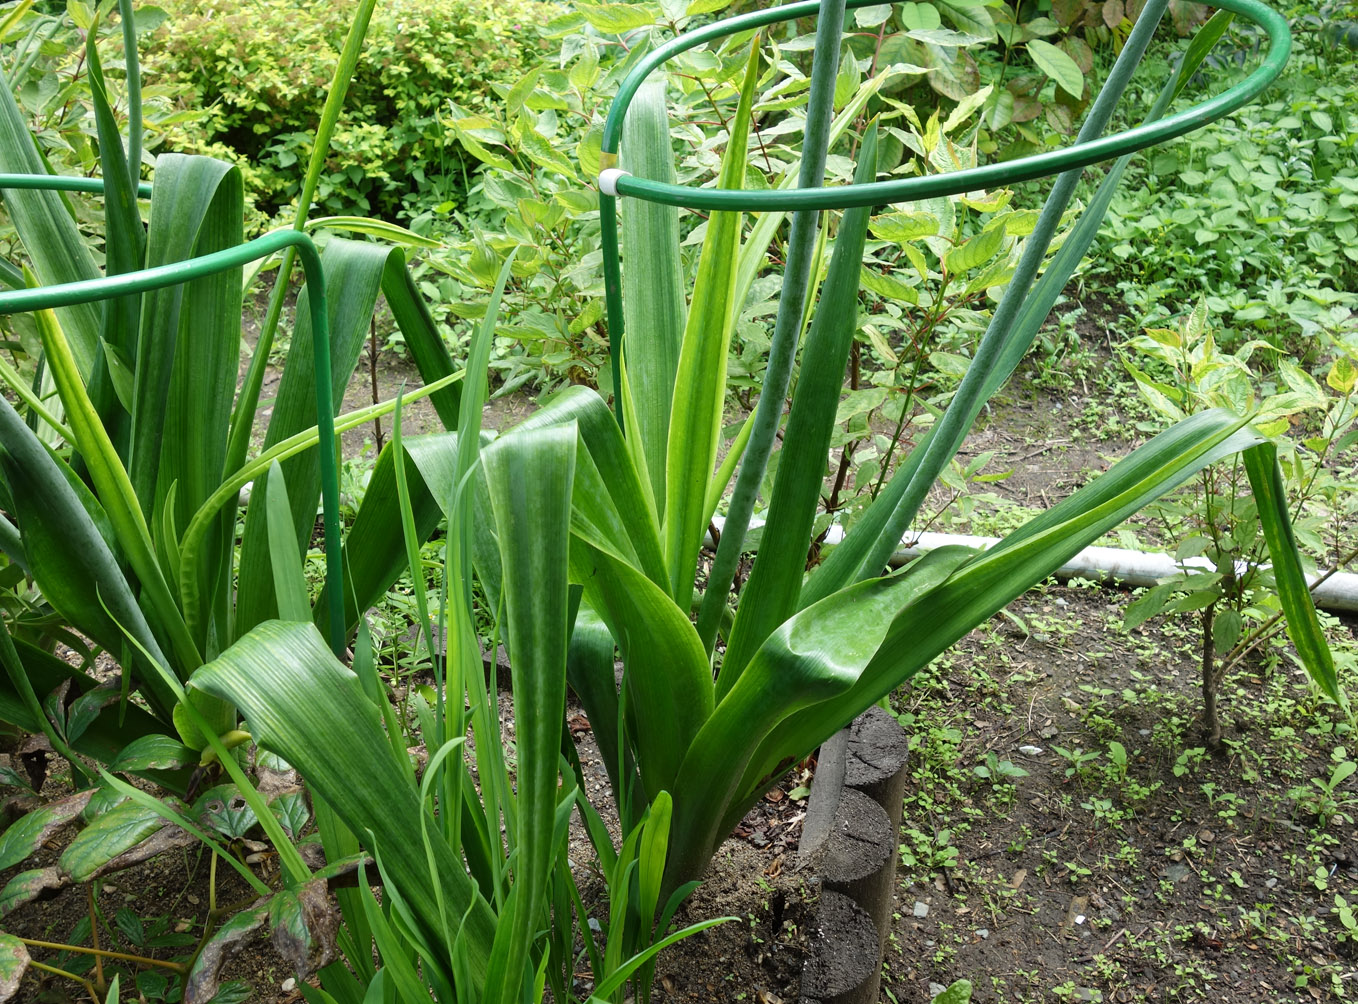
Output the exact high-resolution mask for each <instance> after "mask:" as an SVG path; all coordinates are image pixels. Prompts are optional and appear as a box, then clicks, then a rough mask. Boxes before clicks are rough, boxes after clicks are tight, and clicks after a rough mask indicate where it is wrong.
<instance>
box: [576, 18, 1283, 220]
mask: <svg viewBox="0 0 1358 1004" xmlns="http://www.w3.org/2000/svg"><path fill="white" fill-rule="evenodd" d="M872 2H873V0H849V3H848V6H849V7H851V8H852V7H863V6H866V5H868V4H870V3H872ZM1217 6H1219V7H1222V8H1225V9H1226V10H1229V11H1233V12H1235V13H1236V14H1240V15H1242V16H1243V17H1245V18H1248V19H1249V20H1250V21H1253V22H1254V23H1255V24H1258V25H1259V26H1260V27H1262V28H1263V29H1264V31H1265V32H1266V33H1267V34H1268V40H1269V49H1268V52H1267V54H1266V55H1265V56H1264V60H1263V62H1262V63H1261V64H1260V65H1259V67H1258V68H1257V69H1256V70H1255V71H1254V72H1253V73H1251V74H1250V75H1249V76H1248V77H1246V78H1245V79H1244V80H1242V81H1240V83H1238V84H1236V85H1235V86H1234V87H1231V88H1229V89H1228V90H1226V91H1223V92H1222V93H1221V94H1219V95H1217V96H1216V97H1215V98H1209V99H1208V100H1206V101H1204V102H1202V103H1201V104H1197V105H1194V106H1193V107H1192V108H1189V109H1187V110H1185V111H1182V112H1180V113H1179V114H1177V115H1172V116H1170V117H1169V118H1166V119H1160V120H1159V121H1158V122H1153V123H1147V124H1145V125H1141V126H1137V127H1136V128H1134V129H1128V130H1127V131H1125V132H1121V133H1117V134H1116V135H1113V136H1105V137H1103V138H1102V139H1097V140H1091V141H1089V142H1087V143H1078V144H1075V145H1073V146H1069V147H1066V148H1064V149H1061V150H1052V151H1049V152H1047V153H1039V154H1034V155H1033V156H1031V157H1023V158H1021V159H1019V160H1009V161H1003V162H1001V163H997V164H986V165H984V166H981V167H973V168H968V169H967V170H965V171H954V172H952V173H949V174H933V175H923V176H920V177H915V178H898V179H896V180H895V181H876V182H873V183H871V184H867V185H840V186H837V187H834V188H815V189H811V188H791V189H747V188H727V189H715V188H687V187H685V186H683V185H669V184H665V183H662V182H658V181H650V180H648V179H645V178H634V177H632V176H630V175H626V174H624V175H622V176H621V177H619V178H618V180H617V190H618V194H619V195H632V196H636V197H637V198H641V199H645V200H646V201H648V202H660V203H664V204H665V205H670V206H683V207H685V208H687V209H706V210H721V209H728V210H741V211H744V212H751V213H763V212H769V211H770V210H794V209H850V208H853V207H855V206H879V205H887V204H890V203H895V202H906V201H913V200H916V199H923V198H930V197H933V196H938V195H957V194H959V193H961V192H971V191H976V190H977V189H983V188H990V187H993V186H994V185H996V184H1012V183H1014V182H1019V181H1031V180H1033V179H1034V178H1043V177H1047V176H1048V175H1053V174H1060V173H1062V172H1064V171H1069V170H1071V169H1072V168H1077V167H1088V166H1089V165H1090V164H1097V163H1098V162H1099V161H1102V160H1113V159H1115V158H1117V157H1121V156H1122V155H1124V154H1128V153H1134V152H1136V151H1137V150H1144V149H1145V148H1146V147H1148V146H1155V145H1156V144H1158V143H1163V142H1165V141H1166V140H1171V139H1174V138H1175V137H1178V136H1182V135H1184V134H1185V133H1188V132H1192V131H1193V130H1194V129H1198V128H1200V127H1202V126H1204V125H1207V124H1208V123H1209V122H1215V121H1216V120H1217V119H1219V118H1221V117H1223V116H1225V115H1229V114H1230V113H1231V112H1233V111H1235V110H1236V109H1238V108H1240V107H1242V106H1244V105H1246V104H1248V103H1249V102H1251V101H1253V100H1254V99H1255V98H1256V97H1258V96H1259V94H1260V93H1261V92H1262V91H1263V90H1264V88H1265V87H1267V86H1268V85H1269V84H1271V83H1272V82H1273V81H1274V80H1275V79H1276V78H1277V76H1278V74H1279V73H1281V72H1282V69H1283V65H1284V64H1285V63H1286V62H1287V57H1288V54H1289V52H1290V51H1291V48H1292V37H1291V34H1290V33H1289V32H1288V28H1287V21H1286V19H1285V18H1283V17H1282V15H1280V14H1278V13H1276V12H1275V11H1273V10H1271V9H1270V8H1268V7H1266V6H1265V5H1264V4H1262V3H1260V2H1259V0H1221V2H1220V3H1218V4H1217ZM819 9H820V0H802V2H800V3H794V4H789V5H787V6H785V7H775V8H773V9H771V10H763V11H756V12H753V13H750V14H742V15H741V16H739V17H733V18H730V19H729V20H726V21H719V22H717V23H716V24H713V25H709V26H707V27H706V28H703V29H701V30H699V31H695V32H693V33H691V34H688V35H682V36H680V37H679V38H676V39H674V40H673V41H671V42H669V43H667V44H665V45H662V46H661V47H660V48H658V49H656V50H655V51H654V52H652V53H651V54H650V55H649V56H647V57H646V58H645V59H643V60H642V61H641V62H640V63H638V64H637V66H636V68H635V69H634V70H633V71H632V72H631V73H630V74H629V75H628V77H627V79H626V80H624V81H623V83H622V85H621V86H620V87H619V88H618V96H617V97H616V98H615V99H614V102H613V106H612V108H610V109H609V113H608V118H607V119H606V120H605V122H604V135H603V142H602V150H603V153H604V161H605V164H606V165H607V166H612V165H611V160H612V158H611V157H610V156H609V155H616V154H617V151H618V140H619V137H620V136H621V135H622V120H623V117H624V116H625V115H626V114H627V106H628V104H629V103H630V102H631V100H632V96H633V95H634V94H635V93H636V90H637V88H638V87H640V86H641V83H642V81H643V80H644V79H645V78H646V76H647V75H649V74H650V72H651V71H652V70H654V69H655V68H656V67H657V66H659V65H660V64H661V63H663V62H665V61H666V60H669V59H672V58H673V57H674V56H676V55H678V54H679V53H681V52H684V51H686V50H688V49H691V48H693V47H694V46H696V45H700V44H702V43H703V42H706V41H709V40H711V39H713V38H717V37H720V36H723V35H729V34H733V33H735V32H738V31H744V30H748V29H752V28H757V27H761V26H763V25H767V24H772V23H775V22H779V21H790V20H792V19H793V18H799V17H810V16H813V15H814V14H815V13H816V12H817V11H818V10H819Z"/></svg>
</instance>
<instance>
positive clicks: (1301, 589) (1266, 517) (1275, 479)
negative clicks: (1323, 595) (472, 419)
mask: <svg viewBox="0 0 1358 1004" xmlns="http://www.w3.org/2000/svg"><path fill="white" fill-rule="evenodd" d="M1244 457H1245V471H1246V473H1247V474H1248V475H1249V479H1250V490H1251V491H1253V492H1254V504H1255V508H1256V509H1257V511H1258V513H1259V526H1260V527H1261V528H1262V529H1263V531H1264V540H1265V542H1266V543H1267V544H1268V553H1269V557H1270V558H1271V559H1272V561H1273V580H1274V582H1276V583H1277V586H1278V599H1279V600H1280V601H1281V603H1282V607H1283V615H1284V617H1285V618H1286V622H1287V636H1288V637H1289V638H1291V639H1292V644H1293V645H1295V646H1296V647H1297V655H1298V656H1300V657H1301V664H1302V665H1303V666H1305V667H1306V672H1307V673H1309V674H1310V675H1311V679H1312V680H1314V681H1315V682H1316V685H1317V686H1318V687H1320V689H1321V690H1322V691H1324V693H1325V696H1326V697H1328V698H1329V699H1330V700H1332V701H1334V702H1335V703H1336V704H1338V705H1339V706H1340V707H1345V706H1347V704H1348V701H1347V699H1346V698H1345V696H1344V692H1343V691H1342V690H1341V689H1340V687H1339V680H1338V678H1337V677H1336V676H1335V672H1334V657H1333V656H1332V655H1331V654H1330V646H1329V645H1328V644H1326V642H1325V635H1324V634H1323V633H1322V632H1321V630H1320V621H1319V620H1318V619H1317V617H1316V608H1315V604H1314V603H1313V602H1312V601H1311V591H1310V589H1309V588H1307V585H1306V573H1305V572H1304V571H1303V570H1302V567H1301V553H1300V552H1299V551H1298V550H1297V540H1296V537H1295V536H1294V535H1293V533H1292V517H1291V516H1290V515H1289V514H1288V509H1287V490H1286V488H1285V487H1284V485H1283V475H1282V470H1281V469H1280V468H1279V467H1278V448H1277V447H1276V446H1274V445H1273V444H1272V443H1260V444H1259V445H1258V446H1256V447H1253V448H1252V449H1248V450H1246V451H1245V453H1244Z"/></svg>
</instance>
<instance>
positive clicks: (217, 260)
mask: <svg viewBox="0 0 1358 1004" xmlns="http://www.w3.org/2000/svg"><path fill="white" fill-rule="evenodd" d="M5 188H27V189H46V190H54V191H66V192H95V193H102V192H103V190H104V182H103V179H100V178H70V177H53V176H48V175H27V174H19V175H15V174H3V175H0V189H5ZM150 191H151V186H150V185H147V184H145V183H143V184H142V185H140V186H139V194H143V195H149V194H150ZM288 247H292V248H295V249H296V251H297V253H298V255H299V256H300V257H301V259H302V271H303V273H304V274H305V276H306V285H307V301H308V304H309V306H310V308H311V331H312V337H313V339H314V341H315V362H316V429H317V432H318V434H319V438H320V441H319V443H318V446H319V449H320V454H321V506H322V509H323V511H324V524H325V579H326V586H327V588H328V592H329V594H330V599H329V602H330V647H331V649H332V650H333V651H334V652H335V654H336V656H342V654H343V652H344V590H343V589H342V588H341V580H340V568H341V551H340V526H339V468H338V466H337V461H336V457H335V414H334V402H333V395H332V394H331V390H330V383H331V375H330V314H329V307H328V306H327V303H326V294H325V273H324V270H323V269H322V266H321V256H320V253H319V252H318V251H317V250H316V245H315V243H314V242H313V241H312V239H311V238H310V237H308V236H307V235H306V234H305V233H302V232H301V231H299V230H291V229H288V230H275V231H273V232H272V233H267V234H265V235H264V236H263V237H257V238H255V239H254V240H252V241H248V242H246V243H245V244H239V245H237V246H236V247H233V248H227V249H226V250H225V251H215V252H213V253H212V254H206V255H202V256H201V257H198V258H190V259H188V260H187V261H181V262H173V263H171V264H169V265H159V266H157V267H155V268H148V269H142V270H141V271H139V272H127V273H124V274H122V275H111V276H105V277H104V278H102V279H85V280H82V281H80V282H67V283H62V284H60V285H57V286H44V287H40V288H36V289H16V290H8V291H5V292H0V314H19V313H24V312H25V311H30V310H46V309H48V308H50V307H69V306H73V305H74V304H77V303H90V302H93V301H95V300H108V299H112V298H113V297H117V296H129V295H133V294H137V293H145V292H147V291H149V290H152V289H162V288H164V287H166V286H178V285H180V284H181V283H185V282H190V281H191V280H194V279H201V278H202V277H204V276H208V275H214V274H216V273H218V272H225V271H226V270H227V269H232V268H240V267H241V266H243V265H246V264H248V263H250V262H252V261H258V260H259V259H260V258H267V257H268V256H269V255H271V254H276V253H277V252H279V251H281V250H283V249H284V248H288Z"/></svg>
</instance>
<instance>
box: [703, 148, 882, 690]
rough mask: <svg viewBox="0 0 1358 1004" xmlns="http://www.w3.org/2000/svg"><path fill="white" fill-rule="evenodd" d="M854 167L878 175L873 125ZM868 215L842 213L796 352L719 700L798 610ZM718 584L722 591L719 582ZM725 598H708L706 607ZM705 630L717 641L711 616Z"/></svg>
mask: <svg viewBox="0 0 1358 1004" xmlns="http://www.w3.org/2000/svg"><path fill="white" fill-rule="evenodd" d="M858 163H859V169H858V174H857V175H856V177H855V180H856V181H858V182H859V183H866V182H868V181H871V180H872V179H873V178H874V177H876V174H877V130H876V126H875V124H874V125H873V126H872V127H870V128H869V129H868V131H867V133H866V134H865V135H864V137H863V145H862V148H861V149H860V151H859V161H858ZM870 216H871V210H870V209H866V208H864V209H850V210H848V211H847V212H846V213H845V214H844V219H843V221H842V222H841V224H840V228H839V236H838V237H837V238H836V239H835V250H834V254H833V255H832V256H831V259H830V271H829V274H828V275H827V276H826V279H825V283H824V288H823V289H822V292H821V303H820V306H819V307H818V308H817V310H816V316H815V320H814V321H812V323H811V331H810V332H809V333H808V335H807V338H806V347H805V349H804V350H803V352H802V369H801V378H800V379H799V380H798V382H797V392H796V395H795V396H794V397H793V399H792V412H791V414H790V415H789V416H788V422H787V432H786V434H785V436H784V437H783V442H784V444H785V445H784V450H783V454H782V460H781V461H780V462H779V464H778V472H777V474H776V475H775V477H774V489H773V496H772V502H771V504H770V506H769V512H768V518H767V522H766V523H765V526H764V536H763V544H762V546H761V547H760V549H759V554H758V555H757V556H756V558H755V562H754V567H753V569H751V571H750V580H749V582H748V583H747V588H746V589H745V590H744V592H743V596H742V599H741V604H740V608H739V610H738V611H737V613H736V620H735V626H734V627H733V628H732V630H731V637H730V639H729V641H728V644H727V647H726V655H725V657H724V658H723V660H722V667H721V676H720V678H719V679H718V682H717V693H718V699H720V697H721V695H724V694H725V693H727V692H728V691H729V690H730V689H731V686H732V684H734V683H735V681H736V679H737V678H738V676H739V674H740V672H741V670H743V669H744V667H745V663H746V662H747V661H748V660H749V659H750V657H751V656H753V654H754V652H755V650H756V649H758V647H759V646H760V645H762V644H763V642H764V639H765V638H767V637H768V636H769V633H770V632H772V631H773V630H774V628H776V627H777V626H778V625H779V624H781V623H782V622H783V621H785V620H786V619H787V618H788V617H790V616H791V615H792V613H793V612H794V611H795V610H796V609H797V597H798V596H799V595H800V593H801V589H802V576H803V574H804V572H805V569H806V554H805V552H804V550H803V548H804V547H805V546H806V543H807V541H809V540H810V538H811V525H812V523H813V522H814V521H815V518H816V511H817V509H818V507H819V505H820V493H821V488H822V484H823V482H824V480H825V468H826V464H827V463H828V461H827V459H826V458H827V457H828V456H829V449H830V434H831V432H832V431H833V430H834V422H835V413H836V409H837V408H838V407H839V398H840V395H841V393H842V391H843V387H844V368H845V365H846V364H847V362H848V359H849V349H850V347H851V346H852V345H853V337H854V333H855V332H856V331H857V330H858V277H859V273H860V272H861V271H862V267H863V246H864V243H865V241H866V239H867V233H868V218H869V217H870ZM808 265H809V263H808ZM800 321H801V305H800V304H797V305H796V317H795V322H796V323H797V324H798V326H800ZM752 487H753V486H752ZM736 557H738V553H733V554H731V559H732V560H734V559H735V558H736ZM733 570H734V569H733ZM717 585H718V587H719V588H723V590H724V588H725V587H722V586H721V581H720V580H718V583H717ZM724 598H725V597H724V595H722V596H713V597H712V603H713V607H712V609H714V610H715V604H716V603H717V602H721V601H723V600H724ZM711 632H712V636H715V633H716V623H715V617H714V618H713V619H712V623H711Z"/></svg>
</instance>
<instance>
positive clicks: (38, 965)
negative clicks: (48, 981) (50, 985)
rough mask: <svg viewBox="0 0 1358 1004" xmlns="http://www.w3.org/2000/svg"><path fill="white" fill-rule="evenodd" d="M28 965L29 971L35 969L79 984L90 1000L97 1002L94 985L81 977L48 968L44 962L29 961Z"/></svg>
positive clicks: (62, 970) (55, 968) (97, 996)
mask: <svg viewBox="0 0 1358 1004" xmlns="http://www.w3.org/2000/svg"><path fill="white" fill-rule="evenodd" d="M28 965H29V968H31V969H37V970H39V971H41V972H44V973H51V974H52V975H53V976H64V977H66V979H68V980H72V981H74V982H76V983H79V984H80V985H81V986H82V987H84V988H85V993H87V994H89V995H90V1000H93V1001H97V1000H98V999H99V991H98V990H97V989H96V988H95V985H94V984H93V983H91V982H90V981H89V980H87V979H85V978H84V977H83V976H77V975H76V974H75V973H68V972H67V971H66V970H64V969H58V968H57V967H56V966H49V965H48V964H47V963H45V962H37V961H35V960H34V959H29V960H28Z"/></svg>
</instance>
